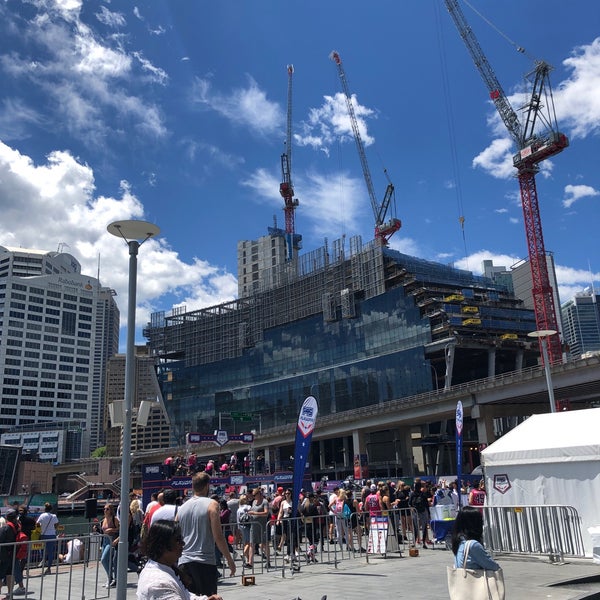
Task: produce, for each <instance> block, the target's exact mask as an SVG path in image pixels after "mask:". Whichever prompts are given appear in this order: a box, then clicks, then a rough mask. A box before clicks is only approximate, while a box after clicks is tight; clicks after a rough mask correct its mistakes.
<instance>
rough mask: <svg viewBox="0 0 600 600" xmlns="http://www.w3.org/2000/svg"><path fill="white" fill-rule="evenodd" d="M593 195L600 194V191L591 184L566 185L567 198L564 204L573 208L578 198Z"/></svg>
mask: <svg viewBox="0 0 600 600" xmlns="http://www.w3.org/2000/svg"><path fill="white" fill-rule="evenodd" d="M593 196H600V192H599V191H598V190H595V189H594V188H593V187H592V186H590V185H566V186H565V199H564V200H563V202H562V205H563V206H564V207H565V208H571V206H573V204H575V202H577V200H581V198H589V197H593Z"/></svg>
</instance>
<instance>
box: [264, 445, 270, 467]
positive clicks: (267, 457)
mask: <svg viewBox="0 0 600 600" xmlns="http://www.w3.org/2000/svg"><path fill="white" fill-rule="evenodd" d="M263 456H264V457H265V466H264V472H265V473H270V472H271V448H269V446H266V447H265V448H263Z"/></svg>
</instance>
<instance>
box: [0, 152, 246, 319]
mask: <svg viewBox="0 0 600 600" xmlns="http://www.w3.org/2000/svg"><path fill="white" fill-rule="evenodd" d="M0 197H1V198H2V199H3V203H2V208H3V218H2V220H1V221H0V240H1V243H2V244H3V245H8V246H24V247H31V248H38V249H41V250H55V249H56V248H57V247H58V245H59V244H60V243H63V244H67V245H68V247H69V250H68V251H69V252H70V253H71V254H73V255H74V256H75V257H76V258H77V259H78V260H79V261H80V262H81V264H82V271H83V272H84V273H89V274H93V275H95V274H96V270H97V263H98V257H100V264H101V281H102V283H103V285H106V286H109V287H112V288H114V289H116V290H117V292H118V296H117V301H118V304H119V307H120V309H121V317H122V322H124V321H125V320H126V316H127V315H126V307H127V290H128V286H127V278H128V250H127V246H126V245H125V243H124V242H123V241H119V240H118V239H117V238H115V237H113V236H111V235H110V234H109V233H108V232H107V231H106V226H107V225H108V224H109V223H111V222H112V221H116V220H122V219H141V220H144V207H143V205H142V204H141V203H140V201H139V200H138V199H137V198H136V196H135V195H134V194H133V193H132V191H131V189H130V188H129V185H128V184H127V182H122V183H121V190H120V196H119V197H116V198H113V197H108V196H102V195H100V196H97V195H95V185H94V174H93V171H92V169H91V168H90V167H89V166H87V165H84V164H81V163H80V162H78V161H77V160H76V159H75V158H74V157H73V156H71V155H70V154H69V153H68V152H53V153H52V154H50V155H49V156H48V158H47V161H46V162H45V163H44V164H39V165H37V164H35V163H34V162H33V161H32V160H31V159H30V158H29V157H27V156H25V155H23V154H20V153H19V152H18V151H16V150H14V149H12V148H10V147H9V146H7V145H5V144H3V143H1V142H0ZM138 268H139V271H138V273H139V275H138V298H137V299H138V310H137V317H136V322H137V324H138V327H141V326H143V325H145V323H146V322H147V321H148V318H149V315H150V312H152V310H154V309H156V307H157V306H159V305H160V304H161V303H160V302H159V300H160V298H161V297H163V296H164V295H165V294H171V295H174V296H175V297H176V298H178V300H179V301H183V302H185V303H186V304H187V305H188V308H189V309H190V310H192V309H194V308H200V307H202V306H209V305H214V304H218V303H221V302H224V301H227V300H231V299H233V298H234V297H235V295H236V293H237V283H236V279H235V277H234V276H233V275H232V274H230V273H227V272H226V271H224V270H223V269H222V268H220V267H217V266H214V265H210V264H209V263H207V262H206V261H203V260H200V259H198V258H194V259H193V261H192V262H191V263H186V262H184V261H183V260H181V258H180V257H179V256H178V254H177V253H176V252H175V251H174V250H172V249H171V248H170V247H169V244H168V241H167V240H166V239H164V238H160V237H159V238H157V239H152V240H149V241H148V242H146V243H145V244H144V245H143V246H142V248H141V249H140V254H139V262H138Z"/></svg>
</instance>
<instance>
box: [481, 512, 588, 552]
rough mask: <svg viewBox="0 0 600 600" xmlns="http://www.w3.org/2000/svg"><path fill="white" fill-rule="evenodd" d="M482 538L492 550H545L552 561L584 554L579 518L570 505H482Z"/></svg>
mask: <svg viewBox="0 0 600 600" xmlns="http://www.w3.org/2000/svg"><path fill="white" fill-rule="evenodd" d="M483 511H484V512H483V515H484V541H485V544H486V547H487V548H488V549H489V550H490V551H492V552H499V553H503V552H504V553H511V554H513V553H514V554H542V555H544V554H547V555H548V556H549V558H550V561H551V562H557V563H560V562H564V557H565V556H570V557H573V558H582V557H584V556H585V550H584V545H583V535H582V531H581V518H580V517H579V514H578V512H577V510H576V509H575V508H574V507H572V506H558V505H549V506H548V505H546V506H484V507H483Z"/></svg>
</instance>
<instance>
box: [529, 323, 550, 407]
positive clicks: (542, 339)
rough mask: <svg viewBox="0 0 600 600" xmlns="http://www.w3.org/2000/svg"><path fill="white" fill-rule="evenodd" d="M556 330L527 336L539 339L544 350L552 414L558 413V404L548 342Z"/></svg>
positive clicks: (535, 332)
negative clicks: (555, 399)
mask: <svg viewBox="0 0 600 600" xmlns="http://www.w3.org/2000/svg"><path fill="white" fill-rule="evenodd" d="M556 333H557V332H556V330H554V329H540V330H539V331H532V332H531V333H528V334H527V335H528V336H529V337H532V338H538V339H539V341H540V346H541V348H542V360H543V361H544V372H545V373H546V387H547V388H548V399H549V400H550V412H556V402H555V401H554V387H553V386H552V372H551V371H550V359H549V358H548V341H547V338H548V337H549V336H551V335H556Z"/></svg>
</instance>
